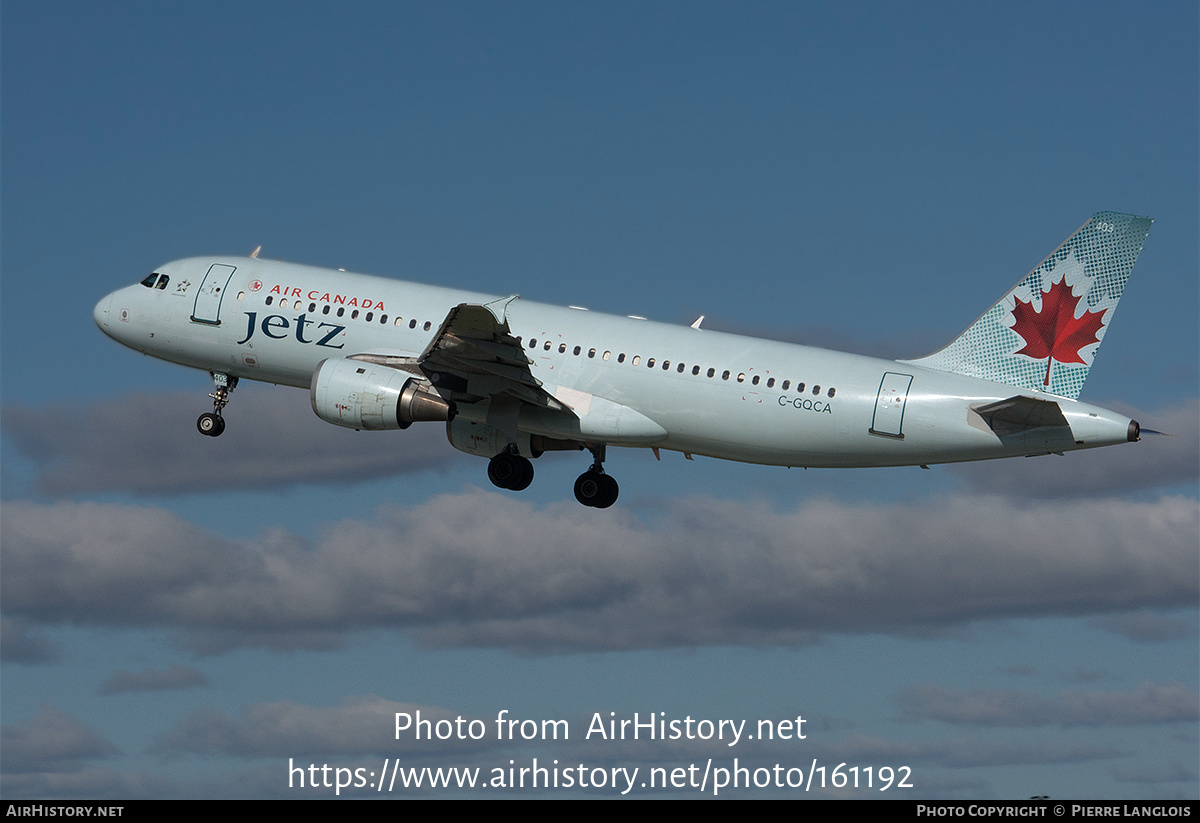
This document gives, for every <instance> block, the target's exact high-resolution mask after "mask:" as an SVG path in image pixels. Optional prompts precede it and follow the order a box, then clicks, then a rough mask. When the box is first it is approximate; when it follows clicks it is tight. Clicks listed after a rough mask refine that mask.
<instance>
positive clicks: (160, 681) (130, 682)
mask: <svg viewBox="0 0 1200 823" xmlns="http://www.w3.org/2000/svg"><path fill="white" fill-rule="evenodd" d="M207 685H208V677H207V676H206V675H205V674H204V672H202V671H200V670H199V669H197V668H194V667H192V666H180V665H173V666H170V667H168V668H166V669H163V670H155V669H146V670H145V671H141V672H116V673H114V674H113V675H112V676H111V677H109V678H108V679H107V680H105V681H104V682H103V683H101V684H100V694H119V693H121V692H153V691H172V690H176V689H190V688H193V687H195V686H207Z"/></svg>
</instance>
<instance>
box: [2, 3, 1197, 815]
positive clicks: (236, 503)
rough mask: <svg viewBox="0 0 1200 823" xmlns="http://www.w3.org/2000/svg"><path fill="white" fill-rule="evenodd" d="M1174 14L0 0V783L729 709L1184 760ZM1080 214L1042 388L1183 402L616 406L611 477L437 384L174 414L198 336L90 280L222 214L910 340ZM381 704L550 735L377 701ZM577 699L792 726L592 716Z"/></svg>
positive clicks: (586, 749)
mask: <svg viewBox="0 0 1200 823" xmlns="http://www.w3.org/2000/svg"><path fill="white" fill-rule="evenodd" d="M1197 31H1198V20H1197V10H1196V8H1195V6H1194V5H1193V4H1184V3H1178V4H1164V3H1144V4H1134V5H1130V4H1128V3H1103V2H1101V3H1094V2H1092V3H1057V4H1051V5H1048V6H1047V5H1045V4H1034V3H1017V4H1008V5H1006V6H1005V7H1004V8H1003V10H999V9H997V8H996V7H993V6H987V5H980V4H968V5H966V6H963V5H962V4H953V3H924V4H918V5H912V4H909V5H896V4H886V3H868V2H864V3H857V4H832V3H829V4H789V3H782V4H774V3H757V4H709V3H659V4H653V5H648V4H635V3H606V4H588V5H583V4H556V3H513V4H489V3H459V4H452V5H451V4H411V3H409V4H405V3H386V4H384V3H378V4H376V3H358V4H353V5H351V6H349V7H346V6H342V5H335V4H327V3H287V4H283V3H278V4H277V3H265V2H262V3H251V4H231V3H230V4H227V3H207V4H203V5H200V4H180V3H175V4H163V3H122V2H115V3H106V4H92V3H82V2H66V3H57V4H34V3H21V2H11V0H5V2H3V3H2V4H0V38H2V40H0V46H2V48H0V84H2V85H0V91H2V96H0V105H2V107H3V111H2V114H3V116H2V118H0V138H2V140H0V147H2V152H3V154H2V155H0V160H2V163H3V174H2V176H0V207H2V211H0V216H2V219H3V223H2V233H3V235H2V241H3V242H2V244H0V272H2V279H0V316H2V321H3V322H2V323H0V344H2V348H0V367H2V368H0V391H2V395H0V401H2V404H3V418H2V423H3V463H2V471H3V474H2V480H3V486H2V489H3V517H2V519H0V524H2V529H3V531H2V532H0V534H2V537H3V543H2V546H0V571H2V572H3V582H2V585H0V598H2V599H0V607H2V610H3V619H4V623H3V637H2V641H3V646H2V648H3V653H4V658H3V668H2V669H0V689H2V695H3V701H2V705H0V715H2V721H3V739H2V741H0V742H2V744H3V745H2V746H0V772H2V775H0V781H2V782H0V789H2V790H3V792H4V794H5V795H6V796H10V797H12V796H39V797H133V796H151V797H183V796H186V797H225V796H233V797H291V796H314V795H315V796H326V795H328V794H329V792H328V791H326V790H320V791H316V792H312V791H308V790H305V791H301V790H297V789H289V788H288V785H287V781H288V772H287V764H288V761H289V758H293V759H295V761H297V762H300V761H303V762H304V763H310V762H313V763H318V764H320V763H329V764H332V765H338V766H343V767H348V768H367V769H372V768H374V769H378V768H379V764H380V763H381V762H382V759H383V758H385V757H387V758H398V759H399V760H400V761H401V763H402V764H404V765H405V766H415V767H422V766H431V767H436V766H471V767H475V766H478V767H481V768H483V769H484V770H485V772H486V771H487V770H489V769H491V768H493V767H496V766H503V767H507V765H508V761H509V760H513V761H514V762H515V763H516V764H517V765H518V766H519V765H521V764H523V763H524V764H528V762H529V761H530V760H531V759H532V758H533V757H535V756H536V757H539V758H541V759H542V761H543V762H544V761H545V759H547V758H549V759H554V758H558V759H559V760H560V761H561V762H562V763H564V764H565V763H572V764H578V763H586V764H588V765H589V766H596V767H606V768H607V767H628V768H632V767H634V766H637V767H639V768H641V769H649V768H652V767H656V766H661V767H666V768H668V769H670V768H675V767H679V766H685V767H686V766H687V765H688V764H690V763H702V764H703V763H704V762H706V761H707V759H708V758H710V757H711V758H713V762H714V763H715V764H718V765H720V764H725V765H730V764H731V761H732V758H733V757H739V758H740V762H741V763H742V764H743V765H745V764H751V765H752V766H755V767H758V766H763V765H771V764H775V763H780V764H783V765H785V766H797V767H803V768H804V769H806V770H807V769H808V768H809V766H810V765H811V763H812V762H813V761H814V759H816V760H817V761H818V762H819V763H821V764H828V766H829V768H830V769H832V767H834V766H836V765H837V764H838V763H842V762H844V763H846V764H847V765H848V766H858V767H860V768H865V767H868V766H871V767H875V768H878V767H880V766H892V767H900V766H908V767H910V768H911V769H912V778H911V782H912V783H913V785H914V788H913V789H911V790H910V789H891V790H889V792H888V793H887V794H886V795H885V796H908V797H948V798H953V797H972V798H973V797H979V798H985V797H986V798H1020V797H1028V796H1031V795H1035V794H1048V795H1052V796H1054V797H1135V798H1173V797H1191V798H1194V797H1196V796H1197V794H1198V793H1200V775H1198V772H1197V765H1196V764H1197V752H1198V747H1200V743H1198V704H1200V696H1198V693H1197V688H1198V685H1200V660H1198V652H1197V646H1198V644H1197V635H1198V617H1197V589H1198V585H1197V582H1198V578H1200V569H1198V563H1197V542H1198V539H1200V533H1198V531H1200V528H1198V525H1197V509H1198V507H1197V463H1198V446H1197V442H1198V435H1197V409H1198V401H1197V397H1198V395H1200V392H1198V384H1200V376H1198V374H1200V373H1198V370H1197V351H1198V350H1200V336H1198V323H1197V314H1198V312H1197V304H1198V300H1197V298H1198V293H1197V280H1196V273H1197V271H1198V270H1200V250H1198V231H1197V226H1198V225H1200V200H1198V197H1197V183H1196V181H1197V179H1198V171H1200V170H1198V168H1197V148H1196V147H1197V145H1198V142H1200V129H1198V115H1197V102H1196V101H1197V99H1200V91H1198V84H1197V69H1196V66H1197V60H1198V56H1200V50H1198V48H1197ZM1099 210H1116V211H1125V212H1132V213H1136V214H1145V215H1150V216H1152V217H1154V218H1155V223H1154V226H1153V228H1152V229H1151V232H1150V236H1149V238H1148V240H1147V242H1146V245H1145V249H1144V251H1143V253H1142V255H1141V258H1140V259H1139V262H1138V265H1137V267H1136V269H1135V272H1134V276H1133V278H1132V280H1131V283H1130V285H1129V287H1128V288H1127V290H1126V292H1125V296H1124V298H1123V300H1122V302H1121V307H1120V309H1119V311H1118V313H1117V315H1116V319H1115V327H1114V328H1113V329H1112V330H1111V332H1110V333H1109V334H1107V335H1106V337H1105V341H1106V342H1105V345H1104V348H1103V351H1102V353H1101V354H1100V356H1099V357H1098V358H1097V360H1096V364H1095V366H1094V367H1093V368H1092V370H1091V375H1090V377H1089V380H1088V383H1087V385H1086V386H1085V388H1084V390H1083V394H1082V395H1081V398H1080V399H1082V400H1085V401H1087V402H1091V403H1095V404H1098V405H1101V406H1106V407H1109V408H1115V409H1120V410H1123V411H1126V412H1127V413H1130V414H1132V415H1134V416H1135V417H1137V418H1138V419H1139V420H1140V421H1141V423H1142V425H1143V426H1144V427H1147V428H1153V429H1159V430H1163V431H1167V432H1170V433H1171V434H1172V435H1174V436H1173V437H1170V438H1155V439H1149V438H1148V439H1146V440H1144V441H1143V442H1141V443H1138V444H1135V445H1130V446H1124V447H1114V448H1111V449H1104V450H1099V451H1097V452H1092V453H1079V454H1072V455H1068V456H1066V457H1062V458H1059V457H1046V458H1038V459H1034V460H1022V461H1008V462H1005V463H995V464H981V465H972V466H961V467H934V468H933V469H932V470H931V471H927V472H923V471H920V470H918V469H890V470H855V471H841V472H838V471H809V472H804V471H798V470H791V471H789V470H786V469H779V468H767V467H755V466H744V465H738V464H731V463H725V462H721V461H716V460H711V459H703V458H698V459H697V460H695V461H693V462H687V461H684V460H683V459H682V457H681V456H680V455H677V454H664V455H663V460H662V461H661V462H656V461H655V460H654V458H653V457H652V456H651V455H650V454H649V453H642V452H639V451H631V450H615V451H614V452H612V453H610V456H609V462H608V464H607V466H608V468H609V470H610V471H611V472H612V473H613V474H614V475H615V476H617V477H618V478H619V479H620V482H621V499H620V501H619V503H618V504H617V506H616V507H614V508H613V509H610V510H607V511H605V512H598V511H592V510H585V509H583V508H582V507H580V506H579V505H578V504H577V503H575V502H574V500H572V499H570V498H571V493H570V487H571V483H572V482H573V480H574V478H575V476H576V475H577V474H578V473H579V472H580V471H582V470H583V469H584V468H586V465H585V463H586V461H584V460H583V458H581V457H580V456H579V455H570V454H551V455H548V456H547V457H545V458H543V459H542V460H540V461H539V464H538V476H537V480H536V481H535V483H534V484H533V486H532V487H530V488H529V489H528V490H527V491H525V492H522V493H521V494H520V495H514V494H511V493H500V492H497V491H496V490H494V489H493V488H492V487H491V486H490V485H489V484H488V483H487V480H486V475H485V467H486V464H485V463H484V462H483V461H480V460H475V459H471V458H469V457H467V456H465V455H462V454H460V453H458V452H456V451H454V450H453V449H452V448H451V447H450V446H449V445H448V444H447V443H446V442H445V437H444V432H443V431H442V429H441V427H439V426H436V425H431V426H427V427H420V426H417V427H413V428H412V429H410V430H409V431H407V432H392V433H381V434H374V435H371V434H360V433H353V432H348V431H344V430H335V428H334V427H332V426H328V425H325V424H323V423H321V422H320V421H319V420H317V419H316V418H315V417H314V416H313V415H312V413H311V410H310V409H309V405H308V400H307V398H306V397H305V395H304V393H302V392H300V391H297V390H294V389H286V388H278V387H273V386H263V385H258V384H243V386H241V387H239V388H238V389H237V391H236V392H235V394H234V398H233V403H232V405H231V406H230V407H229V409H228V411H227V418H228V419H229V422H230V425H229V429H228V431H227V432H226V433H225V435H224V436H223V437H222V438H220V439H219V440H210V439H208V438H202V437H200V436H199V435H197V434H196V432H195V429H194V421H195V417H196V415H197V414H198V413H199V412H200V411H203V410H205V409H206V408H207V405H208V400H207V393H208V391H209V390H210V384H209V380H208V378H207V376H206V375H204V374H202V373H198V372H191V371H189V370H186V369H182V368H179V367H176V366H172V365H170V364H166V363H161V362H159V361H154V360H151V359H150V358H146V357H142V356H140V355H137V354H135V353H133V352H131V351H128V350H125V349H122V348H121V347H120V346H118V345H117V344H116V343H114V342H112V341H110V340H108V339H107V338H105V337H104V336H103V335H102V334H101V333H100V331H99V330H98V329H97V328H96V327H95V325H94V324H93V323H92V320H91V310H92V306H93V305H94V304H95V302H96V301H97V300H98V299H99V298H100V297H101V296H102V295H104V294H106V293H107V292H109V291H112V290H114V289H116V288H118V287H121V286H123V285H127V284H129V283H134V282H137V281H138V280H140V279H141V278H142V277H144V276H145V275H146V274H147V273H148V272H150V271H151V270H153V268H154V267H155V266H157V265H159V264H160V263H162V262H164V261H167V260H171V259H176V258H180V257H187V256H193V255H202V254H237V253H248V252H249V251H250V250H252V249H253V248H254V247H255V246H257V245H259V244H262V245H263V255H264V256H267V257H271V258H279V259H284V260H290V261H295V262H301V263H308V264H314V265H325V266H333V267H344V268H347V269H352V270H357V271H364V272H371V273H375V274H381V275H387V276H395V277H400V278H404V279H411V280H418V281H423V282H430V283H438V284H444V285H451V286H458V287H462V288H466V289H474V290H478V291H483V292H488V293H494V294H511V293H514V292H518V293H520V294H521V295H522V296H524V297H527V298H529V299H535V300H539V301H543V302H550V303H562V304H575V305H584V306H588V307H590V308H591V309H593V310H598V311H609V312H613V313H617V314H638V315H644V316H647V317H651V318H653V319H656V320H661V321H665V322H678V323H690V322H691V321H692V320H694V319H695V317H696V316H698V315H700V314H704V315H706V317H707V319H706V321H705V325H706V327H710V328H720V329H725V330H732V331H738V332H742V333H747V334H755V335H758V336H765V337H774V338H780V339H788V340H795V341H800V342H805V343H810V344H815V345H823V346H827V347H830V348H840V349H849V350H853V351H858V352H864V353H870V354H877V355H882V356H887V357H912V356H920V355H923V354H926V353H928V352H930V351H932V350H933V349H935V348H937V347H939V346H940V345H942V344H944V343H945V342H946V341H948V340H949V339H951V338H952V337H953V336H954V335H956V334H957V333H958V332H959V331H961V330H962V329H963V328H964V327H966V326H967V325H968V324H969V323H970V322H971V321H972V320H973V319H974V318H975V317H976V316H977V315H978V314H979V313H980V312H982V311H983V310H984V309H985V308H987V307H988V306H989V305H991V303H992V302H993V301H994V300H995V299H996V297H997V296H998V295H1000V294H1001V293H1002V292H1003V291H1004V290H1005V289H1007V288H1008V287H1009V286H1010V285H1012V284H1013V283H1015V282H1016V281H1017V280H1018V279H1019V278H1020V277H1021V276H1022V275H1024V273H1025V272H1027V271H1028V270H1030V269H1031V268H1033V267H1034V266H1035V265H1036V264H1037V263H1038V262H1040V260H1041V259H1042V258H1043V257H1044V256H1045V255H1047V254H1048V253H1049V252H1050V251H1052V250H1053V249H1054V248H1055V246H1057V245H1058V244H1059V243H1060V242H1061V241H1062V240H1063V239H1065V238H1066V237H1067V236H1068V235H1069V234H1070V233H1071V232H1072V231H1074V229H1075V228H1077V227H1078V226H1079V225H1080V224H1081V223H1083V222H1084V220H1086V219H1087V218H1088V216H1090V215H1091V214H1092V213H1093V212H1095V211H1099ZM417 709H420V710H422V711H423V713H424V716H426V717H454V716H458V715H462V716H464V717H470V718H481V719H484V720H488V721H491V720H494V718H495V716H496V714H497V713H498V712H499V711H501V710H504V709H507V710H508V711H509V712H510V713H511V716H514V717H522V718H536V719H548V718H566V719H569V721H570V722H571V732H572V739H571V740H570V741H567V742H559V743H545V742H543V743H536V744H533V743H508V742H503V741H497V740H495V739H490V738H489V739H487V740H484V741H478V742H474V743H471V742H468V743H462V744H457V745H449V744H446V743H441V742H437V741H434V742H425V741H414V740H411V739H402V740H396V739H395V735H394V733H393V718H394V715H395V713H396V712H398V711H399V712H406V711H407V712H412V711H416V710H417ZM595 712H600V713H601V714H602V715H604V716H605V717H607V716H608V713H609V712H617V713H618V715H620V716H626V717H627V716H631V715H632V713H633V712H639V713H641V714H642V716H645V714H646V713H649V712H666V713H667V717H669V718H683V717H686V716H689V715H690V716H692V717H693V718H709V719H713V720H716V719H721V718H729V719H745V720H747V721H748V723H749V724H754V723H756V722H757V721H758V720H760V719H772V720H778V719H783V718H787V717H795V716H796V715H803V716H804V717H805V718H806V720H807V726H806V728H807V730H808V736H807V738H806V739H805V740H804V741H790V742H789V743H787V744H783V743H778V742H777V743H773V744H771V743H766V742H761V741H753V742H748V741H746V742H742V743H739V744H738V746H736V747H733V748H730V747H728V746H724V745H723V744H721V743H706V742H704V741H680V742H677V743H672V742H670V741H668V742H654V743H651V742H647V741H644V740H643V741H637V742H631V741H625V742H611V741H610V742H603V741H597V740H596V739H595V738H593V739H591V740H584V739H583V732H585V731H586V729H587V725H588V721H589V720H590V718H591V717H592V715H593V713H595ZM590 791H591V792H594V793H598V794H599V795H600V796H612V795H615V794H616V792H615V791H614V790H612V789H611V788H605V789H594V790H590ZM538 793H539V794H544V795H547V796H565V795H574V794H578V793H579V792H577V791H565V790H548V791H544V792H538ZM710 793H711V792H710ZM447 794H451V795H453V794H456V792H448V793H447ZM633 794H634V795H636V796H669V795H679V796H694V795H696V794H697V791H696V790H695V789H690V788H689V789H681V790H662V789H655V790H650V789H635V790H634V792H633ZM728 794H730V795H734V796H736V795H737V793H736V792H733V791H730V792H728ZM741 794H743V795H748V796H755V797H758V796H768V795H776V794H779V795H783V796H796V795H798V794H800V793H798V792H795V791H791V790H786V789H784V790H776V789H753V790H749V791H743V792H742V793H741ZM812 795H819V796H853V797H871V796H879V795H880V793H879V792H878V791H867V790H859V791H857V792H855V791H851V790H841V791H833V790H829V791H826V792H822V793H818V792H813V793H811V794H810V795H809V796H812Z"/></svg>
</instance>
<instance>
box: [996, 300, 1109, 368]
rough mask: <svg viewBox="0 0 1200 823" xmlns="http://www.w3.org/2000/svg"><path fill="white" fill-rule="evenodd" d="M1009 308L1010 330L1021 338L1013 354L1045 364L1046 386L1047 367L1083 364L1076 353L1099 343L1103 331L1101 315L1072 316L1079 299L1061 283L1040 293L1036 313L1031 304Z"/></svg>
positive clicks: (1089, 313) (1031, 302)
mask: <svg viewBox="0 0 1200 823" xmlns="http://www.w3.org/2000/svg"><path fill="white" fill-rule="evenodd" d="M1013 299H1014V300H1016V305H1015V306H1013V310H1012V314H1013V320H1014V321H1015V322H1014V323H1013V325H1012V330H1013V331H1015V332H1016V333H1017V334H1019V335H1021V338H1022V339H1023V340H1024V341H1025V347H1024V348H1022V349H1018V350H1017V352H1016V353H1017V354H1023V355H1025V356H1027V357H1032V358H1033V359H1034V360H1041V359H1042V358H1043V357H1045V358H1048V359H1047V360H1046V381H1045V383H1044V384H1043V385H1046V386H1049V385H1050V366H1051V364H1053V363H1054V361H1055V360H1057V361H1058V362H1059V363H1084V362H1085V361H1084V359H1083V358H1082V357H1080V356H1079V350H1080V349H1082V348H1083V347H1084V346H1087V345H1089V344H1091V343H1099V342H1100V338H1099V337H1097V336H1096V333H1097V332H1099V331H1100V329H1102V328H1104V313H1105V312H1106V311H1107V309H1105V310H1103V311H1098V312H1096V311H1085V312H1084V313H1083V315H1082V316H1080V317H1076V316H1075V309H1076V308H1077V307H1078V305H1079V298H1078V297H1076V296H1075V295H1074V294H1072V293H1071V287H1070V286H1068V285H1067V284H1066V283H1065V282H1064V281H1063V280H1059V281H1058V282H1057V283H1054V284H1053V285H1051V286H1050V291H1048V292H1042V308H1041V311H1036V310H1034V308H1033V301H1032V300H1030V301H1029V302H1028V303H1025V302H1023V301H1022V300H1021V299H1020V298H1013Z"/></svg>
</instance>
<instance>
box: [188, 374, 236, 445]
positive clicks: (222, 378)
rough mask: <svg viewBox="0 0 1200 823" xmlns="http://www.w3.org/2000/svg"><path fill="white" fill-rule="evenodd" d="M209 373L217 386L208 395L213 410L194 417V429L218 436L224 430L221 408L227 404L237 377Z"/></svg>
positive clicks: (210, 435) (204, 433) (207, 434)
mask: <svg viewBox="0 0 1200 823" xmlns="http://www.w3.org/2000/svg"><path fill="white" fill-rule="evenodd" d="M211 374H212V379H213V383H214V384H215V385H216V387H217V390H216V391H214V392H212V393H211V394H209V395H208V396H209V397H211V398H212V399H213V410H212V411H211V412H205V413H204V414H202V415H200V416H199V417H198V418H196V429H197V430H199V432H200V433H201V434H203V435H206V436H208V437H220V436H221V432H223V431H225V418H224V417H222V416H221V410H222V409H224V408H225V407H226V406H228V405H229V393H230V392H231V391H233V389H234V387H235V386H237V382H238V379H237V378H236V377H230V376H229V375H227V374H220V373H217V372H212V373H211Z"/></svg>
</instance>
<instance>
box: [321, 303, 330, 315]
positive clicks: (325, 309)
mask: <svg viewBox="0 0 1200 823" xmlns="http://www.w3.org/2000/svg"><path fill="white" fill-rule="evenodd" d="M321 314H329V306H328V305H325V306H322V307H321Z"/></svg>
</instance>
